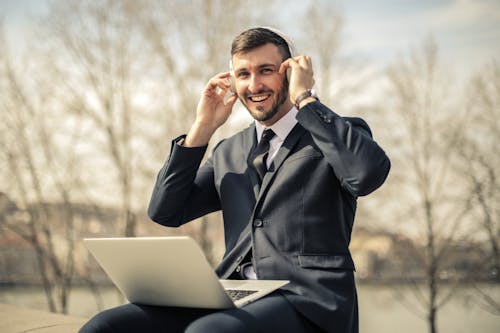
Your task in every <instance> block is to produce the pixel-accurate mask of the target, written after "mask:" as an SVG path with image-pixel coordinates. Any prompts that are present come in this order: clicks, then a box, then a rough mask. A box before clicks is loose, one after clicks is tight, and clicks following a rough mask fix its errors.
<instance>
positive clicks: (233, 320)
mask: <svg viewBox="0 0 500 333" xmlns="http://www.w3.org/2000/svg"><path fill="white" fill-rule="evenodd" d="M213 332H217V333H248V332H251V333H255V332H258V329H257V328H256V327H255V325H253V323H251V322H249V321H248V320H245V318H241V316H239V315H235V314H228V313H223V312H218V313H215V314H211V315H207V316H204V317H201V318H199V319H196V320H195V321H193V322H191V323H190V324H189V325H188V327H187V328H186V330H185V331H184V333H213Z"/></svg>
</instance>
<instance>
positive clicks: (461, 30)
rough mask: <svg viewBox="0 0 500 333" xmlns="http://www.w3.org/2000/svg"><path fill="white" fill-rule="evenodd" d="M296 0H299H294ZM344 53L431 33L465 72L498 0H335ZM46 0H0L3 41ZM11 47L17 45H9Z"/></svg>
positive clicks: (372, 51)
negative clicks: (342, 20)
mask: <svg viewBox="0 0 500 333" xmlns="http://www.w3.org/2000/svg"><path fill="white" fill-rule="evenodd" d="M294 1H299V2H301V1H300V0H294ZM336 3H337V4H338V5H339V7H340V9H341V11H342V13H343V14H344V17H345V30H344V39H343V51H344V53H347V54H349V55H352V56H356V57H362V58H366V59H370V61H375V62H377V63H378V64H381V65H384V64H387V63H389V62H392V61H394V60H396V59H397V57H399V56H401V55H403V54H405V52H408V50H409V49H411V48H417V47H418V46H419V44H421V43H422V41H423V40H424V39H425V38H426V37H428V36H432V37H433V38H434V39H435V40H436V41H437V43H438V45H439V50H440V52H441V55H442V58H443V59H446V61H447V62H449V65H451V66H452V67H453V68H454V69H455V70H456V71H458V72H461V73H462V74H465V75H467V74H468V73H470V72H472V71H474V70H477V69H478V68H480V66H481V65H482V64H484V63H486V62H488V61H491V60H492V59H493V58H494V57H497V58H498V56H499V55H500V42H498V41H500V0H415V1H413V0H370V1H355V0H339V1H337V2H336ZM45 10H46V0H0V18H1V17H3V20H4V25H5V28H6V31H7V35H8V40H9V41H15V43H14V44H16V43H18V41H20V40H23V39H25V37H26V34H28V33H29V29H30V28H31V27H30V24H31V19H30V17H31V16H30V15H39V14H41V13H43V12H44V11H45ZM14 47H17V46H16V45H14Z"/></svg>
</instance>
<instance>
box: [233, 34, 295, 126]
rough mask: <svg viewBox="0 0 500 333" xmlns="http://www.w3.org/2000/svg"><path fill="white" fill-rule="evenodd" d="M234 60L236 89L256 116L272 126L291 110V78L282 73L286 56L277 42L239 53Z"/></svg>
mask: <svg viewBox="0 0 500 333" xmlns="http://www.w3.org/2000/svg"><path fill="white" fill-rule="evenodd" d="M232 61H233V69H234V80H235V87H236V92H237V94H238V97H239V98H240V100H241V102H242V103H243V105H244V106H245V107H246V108H247V109H248V111H249V112H250V114H251V115H252V117H253V118H254V119H256V120H257V121H259V122H260V123H262V124H263V125H265V126H270V125H272V124H274V123H275V122H276V121H277V120H279V119H280V118H281V117H283V115H285V114H286V113H287V112H288V111H289V110H290V108H291V107H292V103H291V102H290V101H289V98H288V81H287V80H286V75H285V74H279V73H278V70H279V68H280V65H281V63H282V61H283V57H282V55H281V54H280V52H279V49H278V47H277V46H276V45H274V44H271V43H268V44H265V45H263V46H260V47H257V48H255V49H253V50H250V51H248V52H245V53H237V54H235V55H233V59H232Z"/></svg>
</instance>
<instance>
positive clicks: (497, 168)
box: [458, 61, 500, 315]
mask: <svg viewBox="0 0 500 333" xmlns="http://www.w3.org/2000/svg"><path fill="white" fill-rule="evenodd" d="M467 97H468V101H467V104H466V105H467V111H468V112H467V115H468V119H469V123H468V126H467V128H466V129H465V130H464V131H463V135H462V142H461V145H460V149H459V152H460V154H461V157H462V159H461V161H462V163H460V164H459V165H458V170H459V171H461V172H462V173H463V174H465V175H466V178H465V180H466V182H467V188H466V191H467V193H469V194H470V200H471V201H472V207H473V211H472V213H473V218H474V219H475V220H477V221H479V222H480V223H478V224H474V225H473V226H471V231H470V232H471V234H473V235H477V236H479V237H481V238H484V239H485V240H486V244H487V251H486V256H485V261H484V264H485V268H486V270H488V273H489V276H490V278H491V281H493V282H496V283H498V282H500V147H499V146H498V142H499V140H500V120H499V119H500V66H499V65H498V63H497V62H496V61H492V62H491V63H489V64H487V65H486V66H484V70H482V71H481V72H479V73H478V74H476V75H475V76H474V77H473V78H472V79H471V81H470V83H469V85H468V94H467ZM475 290H476V292H477V296H479V299H480V302H481V303H482V304H483V308H485V309H487V310H488V311H489V312H491V313H495V314H497V315H500V302H498V300H496V298H495V297H494V295H492V294H491V292H490V291H487V290H485V288H484V287H483V286H481V285H480V284H476V286H475Z"/></svg>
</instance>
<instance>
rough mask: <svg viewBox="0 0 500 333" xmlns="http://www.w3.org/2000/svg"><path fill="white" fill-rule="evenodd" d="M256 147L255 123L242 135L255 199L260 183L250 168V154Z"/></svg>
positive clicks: (255, 172)
mask: <svg viewBox="0 0 500 333" xmlns="http://www.w3.org/2000/svg"><path fill="white" fill-rule="evenodd" d="M256 145H257V134H256V131H255V123H252V125H250V126H249V127H248V128H247V129H246V130H245V134H244V135H243V149H244V151H245V152H246V154H247V161H246V162H247V170H248V175H249V177H250V183H251V184H252V189H253V194H254V195H255V198H257V196H258V195H259V190H260V181H259V176H258V174H257V171H255V169H254V168H253V167H252V161H251V156H252V152H253V150H254V149H255V146H256Z"/></svg>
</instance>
